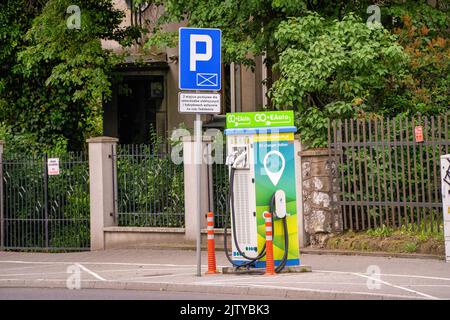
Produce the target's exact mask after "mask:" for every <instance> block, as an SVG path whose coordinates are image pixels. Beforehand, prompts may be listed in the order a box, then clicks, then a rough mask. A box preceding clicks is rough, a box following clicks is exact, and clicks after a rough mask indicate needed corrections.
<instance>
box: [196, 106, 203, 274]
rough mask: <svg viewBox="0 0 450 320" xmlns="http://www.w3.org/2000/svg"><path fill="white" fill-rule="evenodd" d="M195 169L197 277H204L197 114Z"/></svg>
mask: <svg viewBox="0 0 450 320" xmlns="http://www.w3.org/2000/svg"><path fill="white" fill-rule="evenodd" d="M194 127H195V167H196V170H195V171H196V184H197V210H198V213H197V276H198V277H201V276H202V252H201V239H202V238H201V236H202V235H201V225H202V206H201V199H202V198H201V181H202V180H201V164H202V119H201V117H200V114H199V113H196V114H195V125H194Z"/></svg>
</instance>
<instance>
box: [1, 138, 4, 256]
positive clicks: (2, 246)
mask: <svg viewBox="0 0 450 320" xmlns="http://www.w3.org/2000/svg"><path fill="white" fill-rule="evenodd" d="M3 183H4V181H3V145H1V144H0V250H4V249H5V212H4V211H3V210H4V206H5V203H4V195H3Z"/></svg>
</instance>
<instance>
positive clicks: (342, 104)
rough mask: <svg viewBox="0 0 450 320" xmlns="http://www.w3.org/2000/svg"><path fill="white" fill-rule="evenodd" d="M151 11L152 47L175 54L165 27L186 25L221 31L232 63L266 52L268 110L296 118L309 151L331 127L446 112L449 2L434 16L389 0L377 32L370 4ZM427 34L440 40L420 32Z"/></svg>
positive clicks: (252, 1) (203, 1)
mask: <svg viewBox="0 0 450 320" xmlns="http://www.w3.org/2000/svg"><path fill="white" fill-rule="evenodd" d="M142 1H143V0H142ZM153 3H155V4H160V5H164V7H165V8H166V11H165V14H164V15H163V16H162V17H161V19H160V21H159V23H158V24H156V27H155V30H152V33H153V37H152V38H151V39H150V41H149V43H148V45H168V46H175V45H176V37H177V33H176V32H166V31H165V30H166V29H164V28H162V26H163V25H164V24H165V23H168V22H180V21H186V23H187V24H188V25H189V26H191V27H215V28H220V29H222V32H223V33H222V36H223V41H222V42H223V47H224V60H225V62H231V61H234V62H240V63H243V64H246V65H248V66H254V62H253V59H252V58H253V57H254V56H257V55H261V54H263V53H265V54H266V56H267V60H266V61H265V63H266V64H267V65H268V66H269V67H272V66H274V67H275V68H274V70H275V73H274V75H275V77H274V79H268V80H269V81H268V83H269V84H270V83H271V82H272V83H274V84H273V88H272V90H271V91H270V94H271V98H272V106H271V107H274V108H283V109H284V108H294V109H297V110H298V112H297V115H298V117H297V120H298V121H297V124H298V126H299V128H300V131H301V134H302V139H303V140H304V142H307V143H308V144H309V145H310V146H316V147H317V146H324V145H325V144H326V131H327V126H328V119H329V118H332V119H333V118H348V117H355V116H359V117H367V116H372V115H373V114H374V113H375V114H381V115H387V116H394V115H396V114H403V113H409V114H414V113H416V112H422V113H439V112H443V111H445V110H446V109H448V86H449V83H450V82H449V72H448V40H447V34H446V32H448V12H447V11H446V10H448V0H440V1H437V5H436V6H435V7H432V6H430V5H429V4H427V1H425V0H421V1H412V0H407V1H403V0H386V1H383V3H382V4H380V5H379V6H380V8H381V22H382V25H383V26H382V27H381V26H380V25H378V27H375V28H369V27H367V25H366V20H367V18H368V17H369V16H370V15H372V14H373V13H374V12H373V11H371V10H368V8H369V6H370V5H373V4H374V1H371V0H367V1H365V0H348V1H332V0H305V1H299V0H248V1H240V0H225V1H222V0H215V1H211V0H198V1H191V0H159V1H154V2H153ZM406 17H409V19H410V20H411V19H412V21H414V22H413V24H414V28H415V29H414V28H413V30H414V31H411V30H412V29H411V27H408V23H407V21H408V20H405V19H408V18H406ZM424 28H425V29H424ZM427 29H430V33H429V34H430V36H431V35H433V38H430V36H427V34H424V33H423V32H424V30H427ZM445 31H446V32H445ZM411 46H412V47H414V49H412V48H409V47H411ZM416 47H417V48H418V49H419V51H421V52H420V54H419V55H420V56H421V58H420V59H418V57H417V55H418V54H417V52H416V49H417V48H416ZM418 60H419V61H418ZM270 80H276V81H270Z"/></svg>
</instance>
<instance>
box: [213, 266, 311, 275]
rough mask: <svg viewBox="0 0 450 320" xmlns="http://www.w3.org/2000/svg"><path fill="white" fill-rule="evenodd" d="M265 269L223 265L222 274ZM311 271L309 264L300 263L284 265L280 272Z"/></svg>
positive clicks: (254, 272) (258, 272)
mask: <svg viewBox="0 0 450 320" xmlns="http://www.w3.org/2000/svg"><path fill="white" fill-rule="evenodd" d="M264 272H266V269H263V268H249V269H246V268H236V267H223V268H222V273H223V274H258V275H260V274H264ZM303 272H312V269H311V266H306V265H300V266H286V267H285V268H284V269H283V270H282V271H281V272H280V273H303Z"/></svg>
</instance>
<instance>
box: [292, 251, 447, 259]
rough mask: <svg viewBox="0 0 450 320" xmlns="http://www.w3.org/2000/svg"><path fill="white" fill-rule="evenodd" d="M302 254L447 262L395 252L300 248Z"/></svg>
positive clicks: (422, 255) (436, 256) (442, 257)
mask: <svg viewBox="0 0 450 320" xmlns="http://www.w3.org/2000/svg"><path fill="white" fill-rule="evenodd" d="M300 254H317V255H341V256H368V257H386V258H408V259H432V260H445V257H444V256H443V255H442V256H440V255H434V254H422V253H395V252H383V251H373V252H369V251H351V250H330V249H313V248H309V249H307V248H300Z"/></svg>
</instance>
